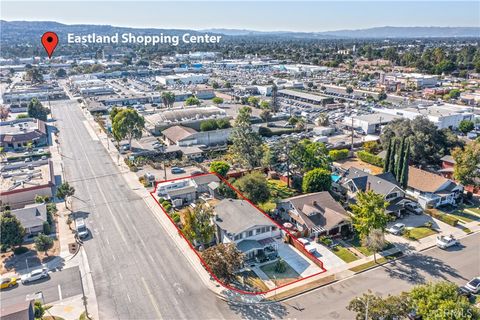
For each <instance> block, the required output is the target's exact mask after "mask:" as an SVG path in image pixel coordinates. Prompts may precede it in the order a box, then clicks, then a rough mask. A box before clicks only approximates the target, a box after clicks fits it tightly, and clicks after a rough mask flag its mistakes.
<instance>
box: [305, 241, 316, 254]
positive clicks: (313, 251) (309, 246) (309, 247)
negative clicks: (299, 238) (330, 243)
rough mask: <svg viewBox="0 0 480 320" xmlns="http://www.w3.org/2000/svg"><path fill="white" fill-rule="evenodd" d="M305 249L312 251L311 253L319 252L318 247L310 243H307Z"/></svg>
mask: <svg viewBox="0 0 480 320" xmlns="http://www.w3.org/2000/svg"><path fill="white" fill-rule="evenodd" d="M305 250H307V252H310V253H315V252H317V248H315V247H314V246H313V245H311V244H310V243H309V244H307V245H305Z"/></svg>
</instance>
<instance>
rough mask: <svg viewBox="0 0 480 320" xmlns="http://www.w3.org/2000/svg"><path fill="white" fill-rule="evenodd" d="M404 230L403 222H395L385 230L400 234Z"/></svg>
mask: <svg viewBox="0 0 480 320" xmlns="http://www.w3.org/2000/svg"><path fill="white" fill-rule="evenodd" d="M403 230H405V225H404V224H403V223H395V224H394V225H393V226H391V227H389V228H387V232H389V233H391V234H394V235H401V234H402V233H403Z"/></svg>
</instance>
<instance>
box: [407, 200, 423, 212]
mask: <svg viewBox="0 0 480 320" xmlns="http://www.w3.org/2000/svg"><path fill="white" fill-rule="evenodd" d="M405 209H407V211H410V212H411V213H414V214H417V215H421V214H423V209H422V208H421V207H420V205H419V204H418V203H416V202H413V201H412V202H407V203H405Z"/></svg>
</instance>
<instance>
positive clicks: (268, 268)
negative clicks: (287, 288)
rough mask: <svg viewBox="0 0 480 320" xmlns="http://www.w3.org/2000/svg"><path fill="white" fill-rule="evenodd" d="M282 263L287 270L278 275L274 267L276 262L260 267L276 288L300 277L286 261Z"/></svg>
mask: <svg viewBox="0 0 480 320" xmlns="http://www.w3.org/2000/svg"><path fill="white" fill-rule="evenodd" d="M284 262H285V265H286V267H287V269H286V270H285V272H283V273H278V272H276V271H275V265H276V264H277V262H272V263H269V264H266V265H263V266H261V267H260V269H262V271H263V272H265V274H266V275H267V276H268V277H269V278H270V280H272V281H273V282H274V283H275V285H277V286H281V285H283V284H287V283H290V282H292V281H294V280H296V279H299V278H300V275H299V274H298V273H297V272H296V271H295V270H293V268H292V267H291V266H290V265H289V264H288V263H287V262H286V261H284ZM274 276H275V277H274ZM275 279H276V280H275Z"/></svg>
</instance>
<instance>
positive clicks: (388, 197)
mask: <svg viewBox="0 0 480 320" xmlns="http://www.w3.org/2000/svg"><path fill="white" fill-rule="evenodd" d="M397 197H398V194H397V193H396V192H393V193H390V194H388V195H387V196H386V197H385V199H386V200H391V199H395V198H397Z"/></svg>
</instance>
